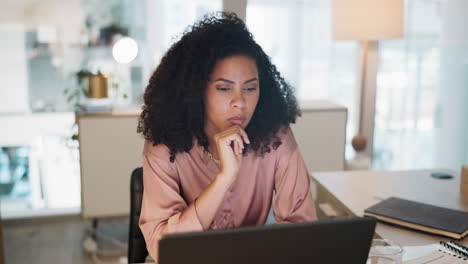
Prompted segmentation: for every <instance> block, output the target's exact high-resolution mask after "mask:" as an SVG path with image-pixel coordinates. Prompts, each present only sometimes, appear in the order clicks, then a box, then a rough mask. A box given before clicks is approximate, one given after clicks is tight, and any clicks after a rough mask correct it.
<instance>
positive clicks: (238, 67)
mask: <svg viewBox="0 0 468 264" xmlns="http://www.w3.org/2000/svg"><path fill="white" fill-rule="evenodd" d="M259 95H260V81H259V79H258V72H257V65H256V63H255V60H253V59H252V58H250V57H247V56H232V57H227V58H225V59H222V60H220V61H219V62H218V63H217V64H216V65H215V67H214V69H213V73H212V74H211V76H210V80H209V81H208V85H207V87H206V93H205V132H206V133H207V134H209V135H214V134H216V133H218V132H221V131H224V130H226V129H227V128H229V127H231V126H233V125H239V126H241V127H242V128H244V129H245V128H246V127H247V125H248V124H249V122H250V119H251V118H252V115H253V113H254V111H255V107H256V106H257V102H258V98H259Z"/></svg>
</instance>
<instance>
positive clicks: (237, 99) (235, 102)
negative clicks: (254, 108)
mask: <svg viewBox="0 0 468 264" xmlns="http://www.w3.org/2000/svg"><path fill="white" fill-rule="evenodd" d="M231 105H232V107H236V108H244V107H245V99H244V95H243V94H242V93H234V95H233V98H232V102H231Z"/></svg>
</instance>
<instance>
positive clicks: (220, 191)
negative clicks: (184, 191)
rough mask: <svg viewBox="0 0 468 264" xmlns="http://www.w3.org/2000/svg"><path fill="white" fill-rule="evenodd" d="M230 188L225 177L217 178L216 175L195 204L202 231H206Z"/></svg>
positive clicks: (229, 183)
mask: <svg viewBox="0 0 468 264" xmlns="http://www.w3.org/2000/svg"><path fill="white" fill-rule="evenodd" d="M230 186H231V182H230V181H228V180H226V177H219V175H218V177H216V179H215V180H214V181H213V182H211V183H210V185H208V187H207V188H206V189H205V190H204V191H203V192H202V193H201V195H200V196H199V197H198V199H197V201H196V202H195V208H196V209H197V214H198V218H199V220H200V223H201V224H202V226H203V229H204V230H205V229H208V228H209V227H210V225H211V223H212V222H213V219H214V217H215V215H216V212H217V211H218V209H219V206H220V205H221V203H222V201H223V199H224V195H225V194H226V192H227V190H228V189H229V187H230Z"/></svg>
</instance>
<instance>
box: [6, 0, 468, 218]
mask: <svg viewBox="0 0 468 264" xmlns="http://www.w3.org/2000/svg"><path fill="white" fill-rule="evenodd" d="M235 2H236V0H230V1H228V0H224V5H226V4H234V5H236V4H235ZM240 2H243V1H240ZM330 2H331V1H329V0H289V1H281V0H248V1H247V2H246V7H245V10H244V11H245V16H246V22H247V25H248V27H249V29H250V30H251V31H252V32H253V34H254V37H255V39H256V40H257V41H258V42H259V44H260V45H261V46H262V47H263V48H264V49H265V51H266V52H267V54H269V55H270V56H271V57H272V60H273V62H274V63H275V64H276V65H277V67H278V68H279V70H280V72H281V73H282V74H283V75H284V76H285V77H286V78H287V80H289V81H290V83H292V84H293V86H294V87H295V88H296V95H297V98H298V100H299V101H307V100H311V99H327V100H330V101H333V102H336V103H339V104H341V105H344V106H346V107H347V108H348V123H347V141H346V142H347V146H346V158H352V157H353V155H354V150H353V149H352V148H351V145H350V142H351V139H352V137H353V136H354V135H355V134H356V131H357V122H358V121H357V120H358V114H359V113H358V111H359V105H358V103H359V100H358V99H359V87H360V85H359V79H358V78H359V64H358V62H359V43H358V42H357V41H340V42H337V41H333V40H332V37H331V24H330V23H331V19H330V16H331V13H330V8H331V6H330ZM222 9H223V1H222V0H107V1H97V0H67V1H60V0H3V1H2V8H1V9H0V36H1V41H0V62H1V64H0V80H1V81H2V82H3V83H2V85H1V86H0V202H1V215H2V218H4V219H8V218H10V219H11V218H13V219H14V218H24V217H33V216H45V215H63V214H79V212H80V171H79V169H80V165H79V164H80V163H79V153H78V142H77V140H75V139H74V138H73V135H74V134H75V133H76V129H77V128H76V125H75V113H74V111H75V108H74V105H73V104H72V103H71V102H69V100H68V99H69V98H68V99H67V96H69V94H66V93H65V90H67V89H74V88H75V86H76V85H77V84H76V75H77V73H78V72H79V71H80V70H83V69H86V70H89V71H95V72H96V71H101V72H104V73H106V74H111V75H112V74H115V73H116V72H119V73H123V75H122V76H123V77H122V78H120V80H119V86H120V88H121V89H122V90H124V91H125V93H126V94H127V95H128V97H126V99H125V100H124V101H122V102H120V105H119V107H132V106H139V105H141V103H142V93H143V91H144V89H145V85H146V83H147V81H148V78H149V76H150V74H151V73H152V71H153V70H154V69H155V67H157V65H158V63H159V60H160V59H161V56H162V55H163V54H164V52H165V51H166V50H167V49H168V48H169V47H170V45H171V44H172V43H173V42H174V41H176V40H177V39H178V38H179V37H180V34H181V32H183V31H184V29H186V28H187V26H188V25H190V24H192V23H193V22H195V21H196V20H197V19H199V18H201V17H202V16H203V15H205V14H206V13H208V12H213V11H219V10H222ZM404 10H405V13H404V18H405V20H404V21H405V27H404V28H405V32H404V33H405V35H404V38H403V39H398V40H384V41H380V42H379V65H378V72H377V86H376V93H377V97H376V105H375V128H374V144H373V150H372V152H373V156H372V157H373V158H372V169H375V170H403V169H425V168H428V169H429V168H450V169H454V170H457V171H458V170H459V168H460V165H461V164H463V163H465V164H467V163H468V77H467V76H468V31H467V30H466V25H467V24H468V15H467V14H468V2H467V1H465V0H406V1H405V5H404ZM279 18H280V19H279ZM119 35H120V36H125V35H126V36H129V37H131V38H132V39H134V40H135V41H136V42H137V43H138V55H137V57H136V58H135V59H134V60H133V61H131V62H130V63H128V64H119V63H117V62H116V61H115V60H114V59H113V57H112V45H111V42H112V41H113V38H114V37H115V36H119ZM110 188H112V187H111V186H110Z"/></svg>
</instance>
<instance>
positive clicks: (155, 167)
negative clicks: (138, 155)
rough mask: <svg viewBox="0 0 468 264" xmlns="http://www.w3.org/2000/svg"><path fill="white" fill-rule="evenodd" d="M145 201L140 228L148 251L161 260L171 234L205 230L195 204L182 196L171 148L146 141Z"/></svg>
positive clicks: (144, 152) (144, 164) (144, 169)
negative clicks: (162, 243)
mask: <svg viewBox="0 0 468 264" xmlns="http://www.w3.org/2000/svg"><path fill="white" fill-rule="evenodd" d="M143 186H144V190H143V199H142V207H141V214H140V221H139V226H140V229H141V232H142V233H143V236H144V238H145V241H146V247H147V248H148V252H149V254H150V255H151V257H152V258H153V259H154V260H156V261H157V260H158V244H159V240H160V239H161V237H162V235H164V234H168V233H180V232H194V231H202V230H203V227H202V225H201V223H200V220H199V219H198V216H197V212H196V209H195V204H194V203H195V201H194V202H192V203H190V204H187V203H186V202H185V200H184V199H183V198H182V196H181V195H180V187H179V178H178V175H177V173H176V168H175V165H174V163H171V162H170V161H169V149H168V148H167V147H166V146H164V145H157V146H153V145H152V143H150V142H146V143H145V147H144V150H143Z"/></svg>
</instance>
